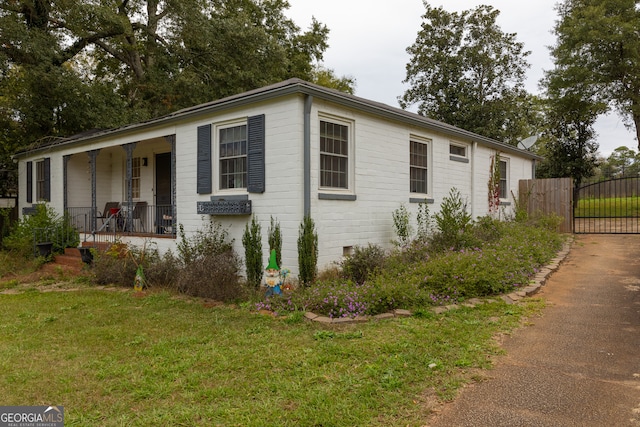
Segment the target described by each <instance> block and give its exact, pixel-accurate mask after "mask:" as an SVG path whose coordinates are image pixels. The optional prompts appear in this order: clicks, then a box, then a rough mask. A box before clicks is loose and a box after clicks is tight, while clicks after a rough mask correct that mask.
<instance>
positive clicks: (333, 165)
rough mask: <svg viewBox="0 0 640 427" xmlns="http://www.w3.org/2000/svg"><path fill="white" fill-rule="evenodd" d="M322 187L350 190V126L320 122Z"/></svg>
mask: <svg viewBox="0 0 640 427" xmlns="http://www.w3.org/2000/svg"><path fill="white" fill-rule="evenodd" d="M320 187H325V188H336V189H348V188H349V126H348V125H346V124H340V123H335V122H331V121H327V120H321V121H320Z"/></svg>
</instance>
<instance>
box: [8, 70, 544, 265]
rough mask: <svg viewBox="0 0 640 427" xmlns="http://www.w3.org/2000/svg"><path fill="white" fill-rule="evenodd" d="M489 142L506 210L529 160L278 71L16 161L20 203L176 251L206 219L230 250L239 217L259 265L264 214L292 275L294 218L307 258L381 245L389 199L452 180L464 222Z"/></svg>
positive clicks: (482, 175)
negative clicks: (255, 230)
mask: <svg viewBox="0 0 640 427" xmlns="http://www.w3.org/2000/svg"><path fill="white" fill-rule="evenodd" d="M497 152H499V153H500V159H501V169H502V173H501V178H502V182H501V193H502V194H501V195H502V198H501V203H502V205H503V207H504V208H505V209H506V210H507V211H509V210H511V209H513V206H514V201H513V200H512V192H513V193H514V194H516V195H517V190H518V181H519V180H521V179H531V178H533V176H534V169H535V162H536V160H538V159H539V157H538V156H536V155H534V154H532V153H529V152H527V151H523V150H519V149H517V148H515V147H513V146H509V145H505V144H502V143H500V142H498V141H495V140H491V139H488V138H485V137H482V136H480V135H477V134H474V133H471V132H467V131H465V130H462V129H459V128H456V127H454V126H450V125H447V124H445V123H442V122H438V121H435V120H431V119H428V118H425V117H422V116H420V115H417V114H413V113H410V112H407V111H404V110H401V109H398V108H393V107H390V106H387V105H384V104H380V103H376V102H372V101H368V100H366V99H362V98H359V97H356V96H352V95H348V94H345V93H342V92H338V91H334V90H331V89H327V88H324V87H320V86H317V85H313V84H311V83H307V82H304V81H302V80H298V79H291V80H287V81H285V82H281V83H278V84H274V85H271V86H267V87H264V88H261V89H257V90H253V91H250V92H246V93H242V94H239V95H235V96H232V97H229V98H225V99H221V100H218V101H213V102H210V103H207V104H202V105H198V106H195V107H192V108H187V109H184V110H181V111H177V112H175V113H173V114H170V115H167V116H164V117H160V118H157V119H153V120H149V121H146V122H143V123H136V124H132V125H128V126H124V127H121V128H117V129H110V130H106V131H98V132H93V133H87V134H84V135H77V136H75V137H73V138H70V139H65V140H59V141H56V142H54V143H50V144H47V145H43V146H40V147H38V148H34V149H30V150H25V151H23V152H20V153H18V154H17V155H16V156H15V157H16V159H17V160H18V161H19V207H20V210H21V213H26V212H28V211H29V209H30V208H31V207H32V206H33V205H34V204H35V203H39V202H43V201H46V202H48V203H49V204H50V206H52V207H53V208H55V209H56V211H57V212H63V211H64V212H68V213H69V215H70V216H71V217H72V219H73V221H74V223H75V224H76V225H77V226H78V228H79V229H80V230H81V231H82V232H86V233H91V232H96V233H95V236H97V237H100V236H102V235H105V236H108V235H111V234H113V233H114V232H115V233H116V234H119V235H120V238H121V239H122V240H124V241H130V242H132V243H138V244H141V243H142V242H143V241H144V240H145V239H152V240H153V241H155V242H156V243H157V245H158V247H159V249H161V250H162V249H170V248H175V244H176V234H175V231H176V225H177V224H180V225H182V226H184V229H185V231H186V232H187V233H190V232H193V231H194V230H197V229H200V228H201V226H202V225H203V220H204V219H207V218H209V217H210V216H211V215H213V216H214V218H215V219H216V220H217V221H218V222H220V223H221V224H222V225H223V226H225V227H228V230H229V233H230V235H231V237H233V238H234V239H235V245H236V250H237V251H238V253H239V254H243V253H244V252H243V248H242V244H241V240H242V233H243V232H244V228H245V224H246V223H247V222H248V221H250V218H251V215H250V214H249V213H251V214H253V215H255V216H256V217H257V219H258V221H259V222H260V224H261V225H262V238H263V242H264V254H265V265H266V263H267V259H266V257H267V254H268V247H267V229H268V226H269V222H270V218H271V217H273V218H274V219H276V220H277V221H278V222H279V223H280V226H281V229H282V240H283V253H282V258H283V264H284V266H286V267H289V268H290V269H291V270H292V272H293V273H294V274H295V273H296V272H297V244H296V241H297V238H298V230H299V227H300V223H301V221H302V219H303V217H304V215H305V214H308V215H310V216H311V217H312V218H313V220H314V221H315V224H316V229H317V233H318V237H319V267H320V268H322V267H323V266H327V265H329V264H331V263H332V262H334V261H339V260H340V259H341V257H342V256H343V254H344V253H347V252H348V251H349V250H350V248H352V247H353V246H356V245H366V244H367V243H375V244H380V245H383V246H387V247H388V246H389V244H390V242H391V240H392V239H394V238H395V235H394V230H393V220H392V213H393V211H394V210H395V209H397V208H399V207H400V205H401V204H404V205H405V206H406V207H407V209H408V210H409V212H410V213H411V214H412V216H413V217H414V218H415V212H416V211H417V205H418V203H419V202H421V201H424V200H427V201H428V203H430V205H429V209H430V211H431V213H435V212H437V211H438V210H439V205H440V203H441V201H442V199H443V198H444V197H446V196H447V195H448V193H449V190H450V189H451V188H452V187H456V188H457V189H458V190H459V191H460V192H461V194H462V196H463V197H464V198H465V199H466V201H467V204H468V209H469V210H470V213H471V215H472V216H473V217H474V218H475V217H478V216H483V215H486V214H487V213H488V209H489V205H488V189H487V183H488V181H489V177H490V165H491V159H492V156H495V154H496V153H497ZM108 202H114V203H116V205H118V204H119V207H120V209H121V210H120V211H118V210H117V209H114V210H113V212H114V213H115V212H116V211H117V212H118V215H117V218H115V219H111V220H109V219H107V218H104V217H107V216H109V212H105V210H109V209H105V208H106V207H108V206H107V203H108ZM136 206H137V207H138V208H137V209H136ZM134 211H135V214H133V215H131V214H130V213H131V212H134ZM126 212H129V214H127V213H126ZM123 213H125V214H124V215H123ZM115 221H119V223H116V222H115ZM106 224H111V225H110V226H109V225H106Z"/></svg>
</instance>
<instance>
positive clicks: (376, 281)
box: [257, 218, 563, 317]
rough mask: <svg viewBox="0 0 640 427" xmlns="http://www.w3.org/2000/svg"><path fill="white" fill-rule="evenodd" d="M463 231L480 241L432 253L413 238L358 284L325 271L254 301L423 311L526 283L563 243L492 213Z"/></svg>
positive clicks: (350, 311)
mask: <svg viewBox="0 0 640 427" xmlns="http://www.w3.org/2000/svg"><path fill="white" fill-rule="evenodd" d="M468 233H469V234H470V235H471V236H472V237H473V236H475V237H477V238H480V237H485V238H486V240H485V241H479V243H480V244H479V245H478V247H473V248H463V249H459V250H457V251H444V252H433V251H432V250H431V249H430V248H429V246H428V244H426V243H424V242H420V241H419V240H416V241H414V242H412V243H411V244H410V245H409V246H408V247H407V248H405V249H403V250H396V251H394V252H393V253H392V254H391V255H388V256H387V257H386V258H385V262H384V268H383V269H376V270H375V273H374V274H371V273H370V274H369V275H368V278H367V280H366V281H364V283H356V281H355V280H350V279H345V278H344V277H335V275H326V279H325V280H316V281H315V282H314V283H313V285H312V286H309V287H303V288H298V289H296V290H295V291H294V292H293V293H289V294H284V295H282V296H274V297H270V298H268V299H266V300H264V301H261V302H259V303H258V304H257V308H259V309H262V308H264V309H268V310H273V311H275V312H277V313H279V314H284V313H289V312H293V311H297V310H308V311H313V312H315V313H317V314H323V315H327V316H330V317H355V316H358V315H363V314H366V315H375V314H379V313H383V312H387V311H389V310H393V309H396V308H407V309H411V310H418V311H420V310H422V311H423V312H424V310H425V308H426V307H429V306H432V305H446V304H451V303H458V302H461V301H464V300H466V299H469V298H472V297H478V296H487V295H494V294H497V293H503V292H512V291H513V290H516V289H518V288H520V287H521V286H524V285H526V284H528V283H529V280H530V278H531V276H532V275H533V274H535V273H536V271H537V268H538V267H540V266H542V265H544V264H546V263H547V262H549V261H550V260H551V259H552V258H553V257H554V256H555V254H556V253H557V251H558V250H559V249H560V248H561V246H562V242H563V237H562V236H560V235H559V234H558V233H556V232H554V231H553V230H550V229H548V228H545V227H531V226H528V225H526V224H523V223H518V222H510V223H507V222H499V221H496V220H493V219H491V218H481V219H479V220H478V222H477V223H476V224H475V225H474V226H473V227H470V228H469V230H468ZM362 250H363V252H364V253H368V252H369V251H368V248H364V249H362ZM371 253H374V251H373V250H372V251H371ZM359 255H360V254H359ZM362 258H364V259H366V260H369V259H376V258H377V257H376V256H374V255H372V256H366V257H365V256H363V257H362ZM362 264H363V265H371V264H373V263H369V262H362ZM355 265H360V263H357V264H354V266H355ZM363 270H365V269H363Z"/></svg>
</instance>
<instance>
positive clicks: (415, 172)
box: [409, 139, 429, 194]
mask: <svg viewBox="0 0 640 427" xmlns="http://www.w3.org/2000/svg"><path fill="white" fill-rule="evenodd" d="M409 157H410V166H409V187H410V191H411V192H412V193H420V194H429V144H428V143H427V142H420V141H416V140H415V139H411V141H410V145H409Z"/></svg>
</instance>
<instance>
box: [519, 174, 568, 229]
mask: <svg viewBox="0 0 640 427" xmlns="http://www.w3.org/2000/svg"><path fill="white" fill-rule="evenodd" d="M518 203H519V206H520V207H522V208H523V209H526V211H527V213H528V214H529V216H530V217H535V216H536V215H541V214H543V215H551V214H555V215H558V216H560V217H562V218H563V221H562V223H561V224H560V229H559V231H560V232H561V233H572V232H573V179H571V178H547V179H523V180H520V182H519V185H518Z"/></svg>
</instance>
